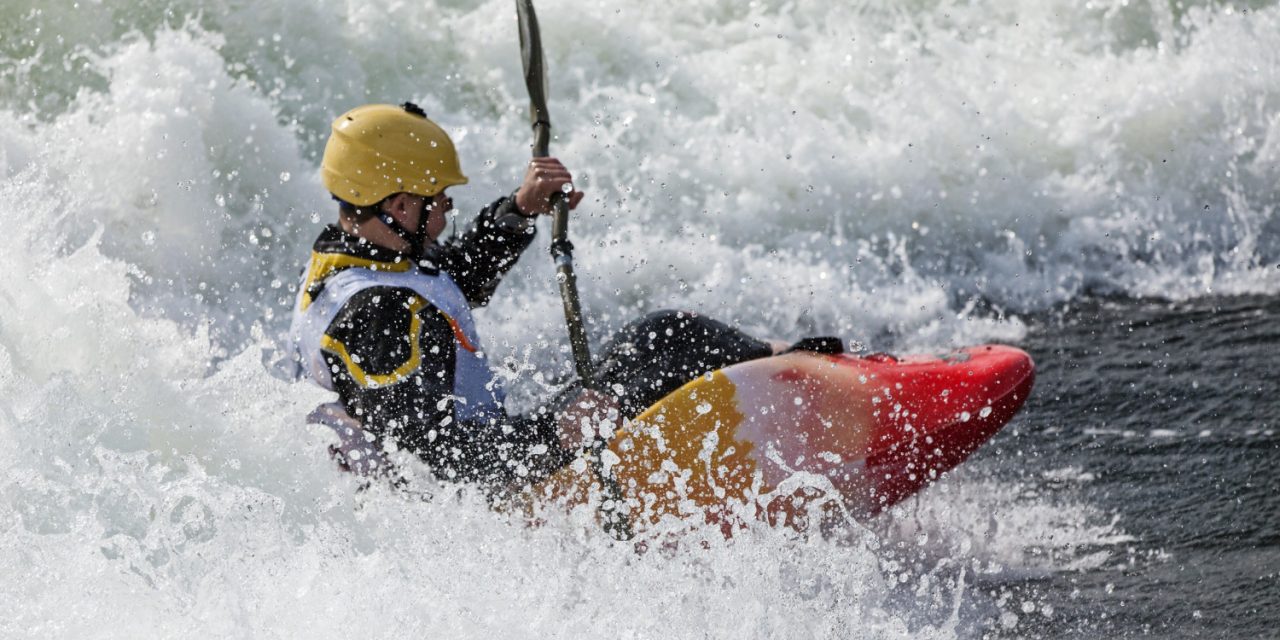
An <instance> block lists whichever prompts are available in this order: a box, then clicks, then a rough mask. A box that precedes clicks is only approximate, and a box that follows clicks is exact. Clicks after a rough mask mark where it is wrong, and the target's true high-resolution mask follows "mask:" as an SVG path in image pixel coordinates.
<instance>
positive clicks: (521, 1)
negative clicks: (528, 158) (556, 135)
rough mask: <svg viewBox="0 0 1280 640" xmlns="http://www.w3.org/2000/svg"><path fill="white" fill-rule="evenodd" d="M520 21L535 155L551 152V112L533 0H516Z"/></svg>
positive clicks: (539, 156)
mask: <svg viewBox="0 0 1280 640" xmlns="http://www.w3.org/2000/svg"><path fill="white" fill-rule="evenodd" d="M516 16H517V18H518V20H519V22H520V56H521V58H522V59H523V61H524V84H525V87H527V88H528V90H529V119H530V121H531V122H533V131H534V141H533V156H534V157H535V158H541V157H545V156H547V155H548V149H547V147H548V146H549V144H550V137H551V135H550V134H551V116H550V115H548V113H547V65H546V63H545V60H544V58H543V56H542V36H541V34H540V32H539V30H538V15H537V14H536V13H535V12H534V10H533V0H516Z"/></svg>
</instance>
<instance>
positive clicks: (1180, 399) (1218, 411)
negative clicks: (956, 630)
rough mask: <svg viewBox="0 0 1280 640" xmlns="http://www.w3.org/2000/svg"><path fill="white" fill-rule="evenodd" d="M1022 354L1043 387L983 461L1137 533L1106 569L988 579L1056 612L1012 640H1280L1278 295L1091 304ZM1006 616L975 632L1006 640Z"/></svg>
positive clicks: (986, 586)
mask: <svg viewBox="0 0 1280 640" xmlns="http://www.w3.org/2000/svg"><path fill="white" fill-rule="evenodd" d="M1021 346H1022V347H1023V348H1024V349H1026V350H1027V351H1029V352H1030V353H1031V354H1032V355H1033V357H1034V358H1035V360H1036V362H1037V365H1038V374H1039V376H1038V379H1037V384H1036V391H1035V392H1034V394H1033V395H1032V397H1031V399H1030V400H1029V402H1028V403H1027V405H1026V407H1025V409H1024V410H1023V413H1022V414H1021V416H1020V417H1019V418H1018V419H1016V420H1015V421H1014V422H1013V423H1012V424H1011V425H1010V426H1009V427H1007V428H1006V429H1005V431H1004V432H1002V433H1001V434H999V435H998V436H997V437H996V438H995V439H994V440H993V441H992V443H991V444H990V445H988V446H987V447H986V448H984V449H983V450H982V451H980V452H979V453H978V454H977V455H976V456H975V459H974V460H973V461H972V464H974V465H981V468H983V469H984V470H987V471H990V472H991V473H993V474H995V475H996V476H997V477H1001V478H1004V479H1006V480H1008V481H1011V482H1022V483H1024V484H1026V485H1029V486H1032V487H1035V488H1036V489H1035V490H1041V491H1046V492H1053V491H1055V490H1058V491H1067V492H1071V493H1073V497H1074V499H1076V500H1079V501H1081V502H1084V503H1087V504H1089V505H1091V506H1092V507H1095V508H1096V509H1097V510H1098V511H1099V512H1101V513H1104V514H1110V516H1111V517H1112V518H1113V521H1114V527H1115V528H1116V529H1118V530H1122V531H1123V532H1124V533H1126V534H1127V536H1128V538H1129V539H1128V540H1127V541H1126V542H1123V543H1120V544H1109V545H1107V552H1108V559H1107V561H1106V562H1103V563H1101V564H1100V566H1096V567H1093V568H1088V569H1080V570H1076V571H1060V572H1051V573H1048V574H1047V575H1040V576H1031V577H1024V576H1014V577H1009V576H1001V577H997V578H995V579H986V580H979V581H978V585H977V589H979V590H982V591H991V592H993V593H998V592H1000V591H1006V592H1009V593H1013V594H1015V595H1014V597H1015V598H1017V597H1022V598H1030V599H1032V600H1034V601H1037V602H1046V603H1052V607H1053V615H1052V616H1035V617H1034V619H1032V618H1028V619H1027V624H1020V625H1018V626H1016V627H1015V628H1013V629H1009V630H1008V632H1007V634H1006V635H1007V636H1008V637H1045V638H1058V637H1071V638H1075V637H1079V638H1087V637H1138V636H1151V637H1161V638H1204V637H1215V638H1216V637H1221V638H1263V637H1267V638H1275V637H1280V492H1278V491H1277V486H1280V470H1278V469H1277V467H1276V463H1277V461H1280V375H1277V370H1278V367H1280V298H1277V297H1232V298H1213V299H1202V300H1197V301H1194V302H1188V303H1168V302H1150V301H1136V302H1135V301H1109V300H1108V301H1091V302H1088V303H1084V304H1077V305H1074V306H1073V307H1072V308H1070V309H1066V310H1061V311H1059V312H1057V313H1055V314H1053V315H1051V316H1046V317H1040V318H1037V319H1034V320H1033V324H1032V329H1031V331H1030V332H1029V335H1028V336H1027V338H1026V340H1025V342H1024V343H1023V344H1022V345H1021ZM1042 468H1074V469H1077V470H1078V471H1079V473H1080V474H1081V475H1084V476H1085V477H1087V478H1089V481H1088V482H1085V483H1078V484H1075V485H1073V486H1072V487H1071V488H1069V489H1062V488H1055V487H1054V486H1053V483H1052V482H1050V481H1046V480H1044V479H1043V477H1042V476H1040V475H1039V474H1038V473H1037V472H1036V470H1037V469H1042ZM975 606H978V605H975ZM1005 608H1006V609H1007V607H1005ZM996 615H998V613H993V614H991V616H985V617H984V615H983V614H982V612H974V614H973V615H971V616H968V619H969V620H972V621H973V625H974V627H973V629H971V631H972V632H973V636H974V637H981V636H989V635H993V636H996V637H1001V633H1004V632H1002V631H1001V629H1002V628H1003V627H1001V625H999V624H992V622H995V621H996V620H995V617H994V616H996Z"/></svg>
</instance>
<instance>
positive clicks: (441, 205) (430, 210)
mask: <svg viewBox="0 0 1280 640" xmlns="http://www.w3.org/2000/svg"><path fill="white" fill-rule="evenodd" d="M423 200H424V203H425V202H426V199H425V198H424V199H423ZM450 211H453V198H450V197H449V196H448V194H446V193H445V192H443V191H441V192H440V193H437V194H436V197H435V198H432V199H431V200H430V204H427V205H426V206H425V207H424V210H423V212H422V215H424V216H426V218H427V222H426V224H427V237H428V238H431V241H432V242H435V240H436V238H439V237H440V234H441V233H444V228H445V226H446V225H447V224H448V222H449V221H448V214H449V212H450Z"/></svg>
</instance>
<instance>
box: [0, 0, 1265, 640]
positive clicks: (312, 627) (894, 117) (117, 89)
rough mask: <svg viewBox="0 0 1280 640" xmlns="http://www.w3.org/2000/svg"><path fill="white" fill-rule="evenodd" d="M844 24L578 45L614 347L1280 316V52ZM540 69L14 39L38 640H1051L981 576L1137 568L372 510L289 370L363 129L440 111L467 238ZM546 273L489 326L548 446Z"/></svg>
mask: <svg viewBox="0 0 1280 640" xmlns="http://www.w3.org/2000/svg"><path fill="white" fill-rule="evenodd" d="M838 4H839V3H834V4H833V3H826V2H817V1H808V0H802V1H792V2H773V1H771V2H763V1H753V2H720V1H713V0H694V1H690V2H679V3H641V4H639V5H625V6H623V5H617V4H612V3H577V2H568V1H567V0H542V1H540V2H539V3H538V10H539V14H540V16H541V18H542V23H543V30H544V34H543V36H544V42H545V45H546V47H547V62H548V65H549V67H550V69H551V76H550V95H551V103H550V109H551V115H552V118H553V123H554V126H555V130H554V131H555V135H556V137H555V138H554V139H553V141H552V151H553V153H554V154H556V155H558V156H559V157H561V158H562V159H563V160H564V161H565V163H566V164H568V165H569V166H570V168H571V169H573V170H574V171H575V173H576V175H577V184H578V186H579V188H581V189H584V190H585V191H587V193H588V197H587V199H586V201H585V202H584V203H583V205H582V207H581V209H580V213H579V215H578V216H577V217H576V218H575V221H574V226H573V234H574V240H575V243H576V245H577V247H578V249H577V252H576V257H577V268H578V273H579V275H580V278H581V281H580V287H581V289H582V293H583V304H584V307H585V308H586V310H587V313H588V314H589V316H590V319H591V321H592V335H593V337H594V338H595V339H597V340H598V339H600V338H602V337H603V336H605V335H606V334H607V333H608V332H609V331H610V330H611V329H614V328H617V327H618V326H620V325H621V324H622V323H624V322H626V321H627V320H629V319H631V318H633V317H635V316H636V315H638V314H640V313H643V312H645V311H649V310H654V309H659V308H670V307H677V308H687V309H696V310H702V311H705V312H706V313H708V314H710V315H713V316H715V317H719V318H721V319H725V320H728V321H731V322H734V323H737V324H740V325H741V326H743V327H744V328H746V329H748V330H749V331H751V332H753V333H756V334H759V335H772V336H779V337H799V336H803V335H813V334H836V335H841V336H844V337H846V338H848V339H851V340H857V341H859V342H862V343H865V344H869V345H871V346H872V347H874V348H892V349H936V348H942V347H947V346H953V345H959V344H970V343H975V342H982V341H1001V340H1004V341H1016V340H1018V339H1019V338H1020V337H1022V336H1023V335H1024V333H1025V323H1024V320H1023V319H1022V316H1024V315H1025V314H1029V313H1036V312H1041V311H1044V310H1047V309H1051V308H1055V307H1060V306H1063V305H1066V306H1070V305H1071V304H1072V303H1073V302H1075V301H1077V300H1080V299H1082V298H1084V297H1086V296H1096V295H1111V296H1123V297H1160V298H1168V299H1175V300H1185V299H1192V298H1197V297H1201V296H1206V295H1211V294H1223V293H1264V294H1274V293H1276V292H1277V291H1280V268H1278V267H1280V265H1278V263H1280V228H1278V227H1280V222H1277V217H1276V216H1275V207H1276V205H1277V195H1276V190H1275V188H1274V185H1275V184H1276V183H1277V180H1278V179H1280V59H1278V58H1280V9H1277V8H1276V7H1275V6H1272V5H1270V4H1267V5H1264V6H1258V7H1254V8H1250V9H1249V10H1247V11H1245V10H1242V9H1240V8H1237V7H1235V6H1234V5H1225V4H1218V3H1180V4H1177V5H1176V7H1171V6H1170V5H1167V4H1162V3H1155V2H1152V3H1147V2H1138V1H1133V0H1120V1H1117V2H1097V1H1095V2H1090V3H1086V4H1085V5H1083V6H1079V5H1078V3H1074V2H1065V1H1054V2H1033V1H1031V0H1026V1H1023V2H1017V1H1011V2H994V1H989V2H976V3H968V4H963V3H960V4H956V3H951V2H931V3H915V4H912V5H911V6H910V7H909V8H907V7H900V6H898V4H896V3H879V2H867V3H858V4H854V5H849V6H845V5H840V6H836V5H838ZM1184 5H1185V6H1184ZM516 43H517V40H516V30H515V22H514V11H513V10H512V7H511V6H510V3H508V2H502V1H497V0H494V1H491V2H483V3H463V2H455V1H450V0H439V1H435V2H431V1H427V2H415V3H402V2H398V1H390V0H387V1H373V2H364V3H357V4H351V3H346V2H328V1H325V2H310V1H306V2H304V1H301V0H299V1H292V0H290V1H286V2H278V3H269V4H263V3H248V4H246V3H238V2H226V1H223V2H196V1H194V0H191V1H182V0H174V1H173V2H168V3H148V4H141V5H134V4H131V3H128V2H114V1H111V0H104V1H102V2H79V3H71V2H66V3H53V4H47V3H41V2H13V3H9V4H7V5H6V6H4V7H3V8H0V119H3V120H4V121H5V122H6V123H7V124H6V126H4V127H0V176H2V179H3V182H2V183H0V221H2V222H3V224H4V233H3V234H0V273H3V274H4V275H5V276H6V277H5V278H3V279H2V280H0V438H2V439H3V441H4V442H5V443H7V446H4V447H0V523H2V524H0V528H2V529H3V534H2V535H0V566H3V567H4V568H6V569H7V570H8V572H9V573H10V574H13V575H25V576H28V578H27V579H23V580H18V581H12V580H10V581H5V582H4V583H3V584H0V594H2V595H3V597H2V598H0V601H4V602H7V603H12V606H11V607H10V610H11V611H13V612H14V613H12V614H11V615H10V616H9V617H7V618H6V619H4V620H0V632H3V634H4V635H10V636H23V635H31V632H33V631H36V632H41V634H42V635H54V636H62V637H136V636H144V637H168V636H178V635H186V634H189V633H195V634H197V635H201V636H229V635H246V636H251V637H296V636H302V635H307V636H313V635H314V636H317V637H337V636H340V635H347V634H348V633H349V632H350V630H352V629H359V630H361V631H362V632H363V631H367V632H368V634H369V635H372V636H391V635H397V636H399V635H407V634H408V633H414V634H417V635H448V636H451V637H495V636H498V637H506V636H510V637H529V636H534V635H539V636H548V635H549V636H552V637H584V636H593V637H594V636H600V635H604V634H606V633H610V634H611V635H612V634H615V633H617V632H619V631H621V632H622V633H621V634H622V635H624V636H627V637H652V636H654V635H657V634H659V633H661V634H664V635H675V636H683V635H686V634H687V635H689V636H697V637H702V633H701V631H702V630H705V629H712V630H713V631H712V632H711V633H712V635H715V636H717V637H728V636H742V635H745V636H775V637H798V636H831V635H845V634H848V633H849V630H850V629H852V630H855V635H864V634H865V635H866V636H871V637H877V636H878V637H922V636H933V637H954V636H956V635H965V629H970V628H972V627H973V626H975V625H977V626H981V625H982V624H983V621H986V620H989V619H994V620H998V621H999V623H1000V624H1004V625H1006V627H1007V628H1015V627H1016V625H1017V624H1018V618H1019V616H1030V617H1034V616H1036V615H1051V612H1044V611H1042V604H1043V603H1034V602H1032V603H1018V602H1005V601H1004V600H1001V599H995V598H992V599H990V601H989V602H988V601H987V600H986V599H984V598H985V596H982V597H979V596H976V595H974V594H973V593H971V590H967V589H966V588H965V587H964V584H966V582H965V581H966V580H971V579H972V577H973V575H975V574H976V575H981V574H983V573H984V572H986V573H1000V572H1015V573H1016V572H1029V573H1032V574H1035V573H1038V572H1050V573H1051V572H1056V571H1067V570H1072V569H1078V568H1081V567H1088V566H1097V565H1098V564H1101V563H1104V562H1106V561H1107V558H1108V553H1107V551H1106V550H1105V549H1106V546H1107V545H1108V544H1114V543H1120V542H1123V541H1125V540H1126V539H1127V538H1126V535H1125V533H1124V531H1123V530H1122V528H1120V527H1117V526H1115V524H1114V522H1113V520H1112V518H1111V516H1110V515H1109V514H1106V513H1100V512H1098V511H1097V510H1096V509H1094V508H1093V507H1090V506H1089V505H1085V504H1079V503H1077V502H1074V501H1073V500H1072V499H1071V497H1070V492H1069V491H1068V492H1066V493H1065V495H1058V496H1057V497H1055V495H1054V494H1053V493H1052V492H1043V491H1041V492H1037V491H1024V490H1023V489H1025V487H1020V486H1008V485H1007V484H1002V483H999V482H996V481H995V480H993V479H991V478H987V477H984V476H983V474H982V473H981V470H980V469H978V470H962V471H961V472H960V473H958V474H956V477H953V478H948V479H946V480H944V482H943V483H942V485H941V486H939V487H937V488H935V489H933V490H931V491H929V492H926V493H925V494H924V495H922V496H921V497H920V498H919V499H917V500H914V501H912V502H910V503H909V504H907V505H904V506H903V507H901V508H900V509H898V510H897V511H896V512H895V514H896V517H895V518H894V519H892V520H889V521H887V522H886V523H882V524H880V525H877V526H875V527H872V528H871V529H870V530H868V531H867V532H865V534H863V533H859V534H858V535H855V536H854V537H853V539H852V540H846V541H843V542H841V543H835V542H831V541H822V540H799V539H795V538H793V537H792V536H791V535H789V534H787V533H785V532H776V531H769V530H761V531H754V532H751V533H750V534H749V535H745V536H743V537H742V538H740V539H738V540H735V541H733V542H731V543H725V542H723V541H718V540H716V539H714V536H712V537H710V538H708V542H707V545H708V548H706V549H696V550H695V549H691V548H680V549H677V550H672V551H670V552H664V553H657V552H655V553H648V554H642V555H637V554H636V553H634V550H632V549H631V548H629V547H628V546H627V545H619V544H615V543H613V542H612V541H611V540H610V539H609V538H608V537H607V536H605V535H604V534H602V533H601V532H599V531H597V530H595V529H594V527H593V526H591V525H590V524H589V522H587V518H586V517H585V516H583V514H575V515H573V516H563V517H562V518H556V517H554V516H549V517H550V518H551V522H550V523H549V524H548V525H546V526H542V527H539V528H530V527H526V526H525V525H524V524H523V521H522V520H521V519H519V518H517V519H516V522H514V523H513V522H512V521H510V519H509V518H508V516H505V515H502V514H495V513H492V512H490V511H489V510H487V509H486V508H485V507H484V506H483V505H482V504H481V501H479V500H478V499H477V498H475V497H474V496H470V495H461V496H451V495H445V494H447V493H448V492H444V493H443V494H441V495H437V497H436V498H435V499H432V500H428V501H419V500H414V499H411V498H406V497H404V496H400V495H397V494H394V493H392V492H388V491H383V490H379V489H374V490H372V491H368V492H360V491H358V485H357V483H356V482H355V481H354V480H353V479H351V478H348V477H344V476H341V475H339V474H337V473H336V472H335V471H334V469H333V467H332V465H331V464H330V463H329V461H328V459H327V456H326V454H325V452H324V448H325V443H326V442H327V438H328V435H327V434H325V433H323V432H320V431H315V430H308V429H306V428H304V427H303V426H302V423H303V417H304V416H305V415H306V413H307V412H308V411H309V410H310V409H311V408H312V407H314V406H315V405H316V404H317V403H319V402H321V401H324V400H326V399H328V398H327V396H326V394H324V393H323V392H321V391H319V390H317V389H314V388H312V387H310V386H308V385H306V384H300V383H294V382H291V381H288V380H282V379H280V377H279V375H278V373H276V372H275V369H274V367H273V363H274V362H276V361H277V360H278V359H279V358H280V357H281V351H280V348H279V340H280V338H281V335H282V333H283V329H284V327H285V325H286V324H287V318H288V313H289V305H290V304H291V302H292V300H293V297H294V292H295V291H296V290H295V289H294V287H295V286H296V281H297V276H298V272H299V270H300V269H301V267H302V264H303V260H304V258H305V256H306V253H307V250H308V246H309V243H310V241H311V239H312V238H313V237H314V235H315V234H316V233H317V231H318V229H319V227H320V225H321V224H323V223H326V222H328V221H330V219H331V218H332V217H333V215H334V211H333V205H332V202H331V201H330V200H329V199H328V197H327V196H326V194H325V193H324V192H323V189H322V187H321V185H320V183H319V179H318V176H317V175H316V171H317V166H318V153H319V151H320V150H321V149H322V147H323V143H324V140H325V137H326V136H327V132H328V123H329V121H330V120H331V119H332V118H333V117H334V115H336V114H338V113H340V112H342V111H344V110H346V109H348V108H350V107H352V106H355V105H358V104H361V103H365V102H393V103H394V102H401V101H404V100H413V101H415V102H417V103H419V104H421V105H422V106H423V107H424V108H425V109H426V111H427V112H428V114H429V115H430V116H431V117H432V118H433V119H435V120H437V121H438V122H440V123H441V124H442V125H443V126H445V127H446V129H447V130H448V131H449V132H450V133H451V135H453V137H454V139H455V141H456V142H457V143H458V147H459V150H460V152H461V156H462V164H463V169H464V171H465V172H466V173H467V174H468V175H469V176H470V178H471V183H470V185H468V186H467V187H466V188H463V189H455V190H454V191H452V192H451V195H453V196H454V199H455V202H456V205H457V208H458V211H459V222H460V223H465V222H466V220H467V219H468V217H469V216H470V215H472V214H473V213H474V212H475V211H477V210H478V209H479V208H480V207H481V206H483V205H484V204H485V203H486V202H488V201H489V200H491V199H492V198H494V197H496V196H498V195H501V194H504V193H507V192H509V191H510V190H511V189H512V188H514V186H515V185H516V184H517V180H518V178H519V176H520V175H521V173H522V171H523V165H524V162H525V160H526V158H527V156H528V146H527V145H528V141H529V138H530V135H529V128H528V120H527V118H528V116H527V111H526V99H525V97H524V95H523V83H522V79H521V72H520V61H519V54H518V47H517V44H516ZM546 231H547V230H546V229H544V230H543V233H542V234H541V236H540V238H539V240H538V241H537V242H536V243H535V245H534V247H533V248H531V249H530V250H529V252H528V253H527V254H526V256H525V257H524V258H523V260H522V262H521V263H520V265H519V266H518V267H517V268H516V270H515V271H514V272H513V273H512V274H511V275H510V276H509V277H508V279H507V281H506V282H505V284H504V285H503V286H502V288H501V289H500V290H499V294H498V296H497V297H496V299H495V300H494V302H493V304H492V305H491V306H490V307H489V308H488V309H487V310H483V311H480V312H479V313H478V314H477V320H478V322H479V324H480V326H481V329H482V333H483V334H484V335H485V336H486V347H487V350H488V351H489V353H490V357H491V359H492V360H493V361H494V362H496V363H498V364H500V365H501V371H500V372H499V373H500V375H502V376H504V377H506V378H507V379H508V380H509V381H510V382H511V384H512V385H513V386H514V388H515V391H516V394H515V396H516V400H515V401H516V402H517V404H519V403H520V402H521V401H522V399H524V400H526V401H527V400H528V399H530V398H536V397H539V396H540V395H542V394H545V393H546V392H547V391H548V390H549V389H551V388H553V386H554V382H555V381H556V380H557V379H559V378H560V377H562V376H563V375H565V374H566V373H567V372H568V371H569V357H568V352H567V342H566V340H565V338H564V330H563V327H562V321H561V316H560V313H561V312H560V306H559V305H560V302H559V299H558V296H557V293H556V290H555V288H554V286H553V283H554V279H553V275H552V269H551V263H550V260H549V259H548V258H547V257H546V236H547V235H548V234H547V233H546ZM1043 472H1044V473H1051V474H1058V475H1055V476H1053V477H1054V478H1058V477H1059V476H1062V474H1065V476H1064V477H1066V478H1068V480H1067V481H1065V482H1066V484H1068V485H1069V484H1071V483H1072V482H1074V481H1075V480H1071V478H1076V474H1074V473H1073V472H1072V470H1070V469H1065V470H1064V469H1052V468H1050V469H1046V470H1043ZM1029 477H1030V478H1033V479H1034V478H1039V477H1041V475H1040V472H1039V471H1037V472H1035V473H1032V474H1031V475H1030V476H1029ZM1085 481H1087V480H1080V482H1085ZM1028 482H1031V483H1033V484H1034V482H1033V481H1032V480H1028ZM1055 482H1059V484H1061V482H1060V481H1059V480H1055ZM441 491H443V490H441ZM992 514H999V517H998V518H997V517H995V516H993V515H992ZM894 544H898V545H899V546H902V545H906V546H907V547H908V548H909V549H910V550H911V554H910V555H911V557H915V558H920V559H922V560H919V561H918V562H919V563H923V564H919V566H917V567H916V568H915V569H912V570H907V569H905V568H903V567H902V566H900V564H895V563H898V560H896V559H895V558H897V557H898V556H897V555H894V554H887V553H886V552H884V548H885V547H886V546H892V545H894ZM1032 549H1034V550H1036V551H1035V553H1031V552H1030V550H1032ZM908 564H910V563H908ZM966 576H968V577H966ZM900 582H901V584H902V585H906V586H898V585H899V583H900ZM904 593H906V594H908V595H910V594H914V596H911V597H907V596H904ZM975 599H976V601H977V602H978V604H974V602H975ZM993 611H994V613H993ZM1005 614H1011V615H1013V616H1014V617H1013V620H1012V622H1010V619H1009V618H1008V617H1007V616H1006V615H1005ZM966 621H967V622H966Z"/></svg>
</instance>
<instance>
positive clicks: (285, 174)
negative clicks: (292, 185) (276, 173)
mask: <svg viewBox="0 0 1280 640" xmlns="http://www.w3.org/2000/svg"><path fill="white" fill-rule="evenodd" d="M292 177H293V175H291V174H290V173H289V172H288V171H281V172H280V182H288V181H289V178H292Z"/></svg>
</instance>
